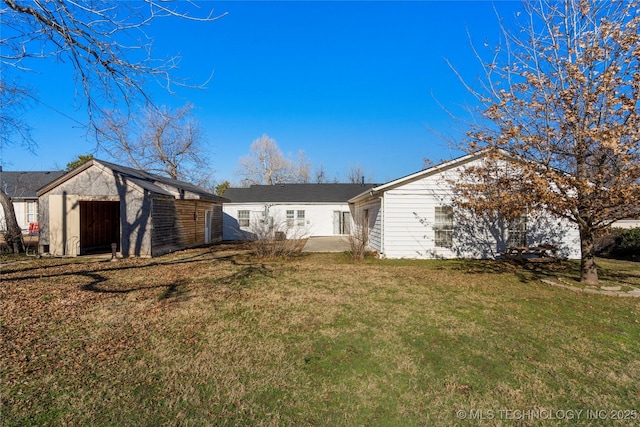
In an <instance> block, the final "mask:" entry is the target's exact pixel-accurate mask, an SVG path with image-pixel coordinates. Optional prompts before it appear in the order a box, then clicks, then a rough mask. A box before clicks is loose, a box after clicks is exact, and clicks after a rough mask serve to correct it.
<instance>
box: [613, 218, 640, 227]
mask: <svg viewBox="0 0 640 427" xmlns="http://www.w3.org/2000/svg"><path fill="white" fill-rule="evenodd" d="M638 227H640V219H620V220H618V221H615V222H613V223H612V224H611V228H638Z"/></svg>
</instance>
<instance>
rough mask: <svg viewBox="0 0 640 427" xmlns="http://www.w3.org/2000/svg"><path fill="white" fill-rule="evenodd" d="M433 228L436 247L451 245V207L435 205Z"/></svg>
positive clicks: (448, 246)
mask: <svg viewBox="0 0 640 427" xmlns="http://www.w3.org/2000/svg"><path fill="white" fill-rule="evenodd" d="M433 230H434V233H435V245H436V246H437V247H440V248H451V247H453V207H451V206H436V217H435V221H434V226H433Z"/></svg>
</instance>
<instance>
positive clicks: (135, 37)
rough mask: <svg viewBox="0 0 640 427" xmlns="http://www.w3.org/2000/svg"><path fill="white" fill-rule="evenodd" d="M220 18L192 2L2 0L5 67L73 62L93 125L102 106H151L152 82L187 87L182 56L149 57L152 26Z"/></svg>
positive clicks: (2, 59)
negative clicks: (172, 20) (149, 85)
mask: <svg viewBox="0 0 640 427" xmlns="http://www.w3.org/2000/svg"><path fill="white" fill-rule="evenodd" d="M220 16H222V15H218V16H216V15H214V13H213V9H208V10H201V9H200V8H199V7H198V6H197V5H195V4H194V3H191V2H175V3H167V2H164V1H160V0H142V1H139V2H111V1H107V0H79V1H68V0H56V1H46V2H45V1H18V0H2V8H0V19H1V20H2V26H3V28H2V36H1V37H2V38H1V39H0V45H1V46H2V49H1V50H0V63H2V64H5V65H8V67H7V69H11V70H16V71H18V72H26V71H31V67H32V66H33V65H36V62H37V61H33V59H44V58H54V59H56V60H58V61H61V62H66V63H69V64H71V66H72V67H73V69H74V70H75V74H76V81H77V83H78V87H79V93H80V94H81V95H83V97H84V100H85V106H86V109H87V112H88V113H89V121H90V124H93V117H94V116H95V115H96V114H99V113H100V112H102V111H103V110H104V105H105V104H111V107H110V108H109V109H113V108H114V107H117V106H122V105H123V103H124V104H125V105H128V106H131V105H136V104H139V103H146V102H148V101H149V96H148V92H147V88H146V84H147V83H148V82H149V81H150V80H154V81H156V82H157V83H159V84H160V85H162V86H163V87H165V88H167V89H169V90H170V89H171V88H172V87H173V86H174V85H180V84H189V82H188V81H186V80H181V79H178V78H177V77H176V70H177V69H178V65H179V62H180V58H179V57H178V56H172V57H169V58H167V59H164V60H161V59H159V58H158V57H156V56H155V54H154V52H153V51H152V38H151V37H149V36H148V35H147V33H146V31H148V29H149V28H150V26H151V25H152V23H153V22H156V21H157V20H159V19H168V18H180V19H188V20H192V21H201V22H209V21H214V20H216V19H218V18H219V17H220ZM7 78H8V77H7V76H6V75H5V76H3V79H4V80H6V79H7Z"/></svg>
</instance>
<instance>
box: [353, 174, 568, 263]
mask: <svg viewBox="0 0 640 427" xmlns="http://www.w3.org/2000/svg"><path fill="white" fill-rule="evenodd" d="M459 167H464V166H459ZM459 171H460V169H456V168H452V169H448V170H445V171H438V173H434V174H431V175H427V176H424V177H422V178H420V177H418V178H417V179H414V180H413V181H410V182H406V183H402V182H399V183H398V185H396V186H390V187H389V188H388V189H387V190H386V191H383V192H382V193H378V194H374V197H376V198H380V197H382V199H381V200H380V199H377V201H376V203H378V206H380V207H381V208H382V212H381V213H380V214H379V215H377V216H376V217H377V218H380V219H381V220H382V222H381V224H379V225H375V226H373V227H372V229H371V235H370V246H371V247H372V248H373V249H376V250H378V251H379V252H380V253H381V256H384V257H386V258H421V259H428V258H493V257H495V256H497V255H498V254H499V253H500V252H501V251H504V250H505V249H506V241H507V237H508V236H507V232H506V224H505V223H503V222H501V221H499V220H496V219H495V218H482V217H479V216H477V215H471V213H470V212H465V211H461V210H460V208H456V207H455V206H454V207H453V209H454V231H453V246H452V247H451V248H445V247H437V246H436V245H435V232H434V222H435V211H436V207H437V206H451V205H452V192H451V187H450V182H452V181H453V180H455V178H456V177H457V176H459V174H458V172H459ZM370 203H374V202H373V199H371V198H370V199H366V200H362V201H359V202H358V204H357V209H359V210H360V209H363V208H364V207H365V206H367V205H368V204H370ZM374 231H381V235H380V236H379V237H378V236H375V235H374ZM527 243H528V244H529V245H537V244H542V243H552V244H555V245H558V246H559V248H560V254H561V255H563V256H566V257H569V258H571V259H575V258H579V257H580V240H579V236H578V231H577V227H576V226H574V225H573V224H571V223H569V222H568V221H566V220H561V219H557V218H553V217H550V216H549V215H541V214H539V215H536V216H530V217H529V218H528V219H527Z"/></svg>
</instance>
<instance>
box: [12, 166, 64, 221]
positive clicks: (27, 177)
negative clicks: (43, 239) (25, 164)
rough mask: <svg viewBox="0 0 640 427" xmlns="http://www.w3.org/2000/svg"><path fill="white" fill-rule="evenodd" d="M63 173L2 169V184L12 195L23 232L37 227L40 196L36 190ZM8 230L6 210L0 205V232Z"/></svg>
mask: <svg viewBox="0 0 640 427" xmlns="http://www.w3.org/2000/svg"><path fill="white" fill-rule="evenodd" d="M62 175H64V171H42V172H31V171H28V172H15V171H7V172H5V171H2V169H0V186H1V187H2V191H4V192H5V193H6V194H7V195H8V196H9V197H11V200H12V202H13V209H14V211H15V213H16V219H17V220H18V225H19V226H20V228H21V229H22V232H23V233H28V232H29V230H36V229H37V223H38V196H37V194H36V192H37V191H38V190H39V189H40V188H42V187H44V186H45V185H47V184H49V183H50V182H51V181H53V180H54V179H57V178H60V177H61V176H62ZM34 224H35V225H34ZM6 230H7V224H6V221H5V216H4V210H3V209H2V207H1V206H0V232H4V231H6Z"/></svg>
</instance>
